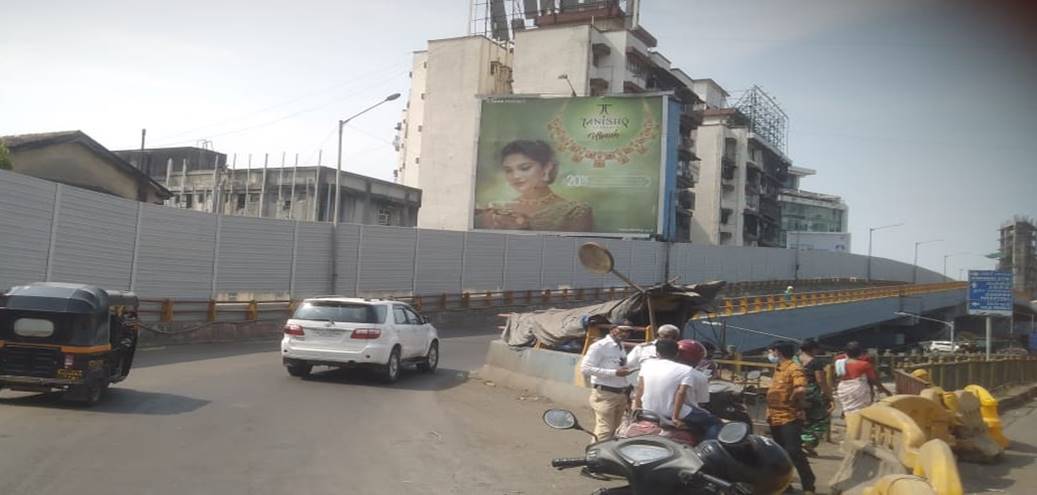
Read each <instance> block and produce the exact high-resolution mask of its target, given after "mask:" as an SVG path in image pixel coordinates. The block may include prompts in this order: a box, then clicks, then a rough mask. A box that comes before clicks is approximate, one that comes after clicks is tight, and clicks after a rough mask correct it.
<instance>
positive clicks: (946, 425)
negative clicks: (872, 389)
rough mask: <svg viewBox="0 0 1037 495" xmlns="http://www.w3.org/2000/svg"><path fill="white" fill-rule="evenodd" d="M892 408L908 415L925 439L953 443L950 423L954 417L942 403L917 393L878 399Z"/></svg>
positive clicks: (880, 402)
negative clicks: (936, 439)
mask: <svg viewBox="0 0 1037 495" xmlns="http://www.w3.org/2000/svg"><path fill="white" fill-rule="evenodd" d="M879 404H884V405H887V406H889V407H892V408H893V409H896V410H898V411H900V412H902V413H904V414H906V415H908V416H909V417H910V418H911V419H912V420H914V422H915V424H916V425H918V427H919V428H920V429H921V430H922V433H924V434H925V437H926V439H928V440H932V439H934V438H938V439H940V440H943V441H944V442H947V443H948V444H953V443H954V436H953V435H951V424H952V423H953V421H954V417H953V416H952V415H951V413H950V412H949V411H947V409H946V408H945V407H944V406H943V404H941V403H939V402H936V401H934V400H931V399H927V398H924V397H921V396H918V395H894V396H892V397H886V398H885V399H882V400H881V401H879Z"/></svg>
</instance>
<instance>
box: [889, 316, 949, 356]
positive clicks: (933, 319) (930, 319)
mask: <svg viewBox="0 0 1037 495" xmlns="http://www.w3.org/2000/svg"><path fill="white" fill-rule="evenodd" d="M893 314H895V315H897V316H907V317H910V318H917V319H919V320H925V321H934V322H936V323H942V324H944V325H945V326H947V328H949V329H950V330H951V352H956V351H957V350H958V348H957V345H956V344H955V338H954V320H951V321H943V320H938V319H936V318H929V317H927V316H922V315H920V314H917V313H908V312H907V311H894V312H893Z"/></svg>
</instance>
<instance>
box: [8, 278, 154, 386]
mask: <svg viewBox="0 0 1037 495" xmlns="http://www.w3.org/2000/svg"><path fill="white" fill-rule="evenodd" d="M137 306H138V302H137V296H135V295H134V294H133V293H130V292H123V291H112V290H105V289H101V288H99V287H94V286H90V285H80V284H65V283H49V282H48V283H42V282H40V283H34V284H30V285H23V286H18V287H13V288H11V289H10V290H9V291H8V292H7V293H5V294H3V295H0V389H4V388H8V389H11V390H18V391H26V392H53V391H61V392H63V393H64V398H65V399H67V400H73V401H79V402H83V403H86V404H87V405H93V404H96V403H97V402H99V401H100V400H101V397H102V395H103V394H104V391H105V389H107V388H108V386H109V385H110V384H112V383H116V382H120V381H122V380H124V379H126V376H127V375H128V374H129V372H130V368H131V367H132V366H133V355H134V352H135V351H136V349H137V328H138V327H137V324H136V310H137Z"/></svg>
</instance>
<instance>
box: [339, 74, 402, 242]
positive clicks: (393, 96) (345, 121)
mask: <svg viewBox="0 0 1037 495" xmlns="http://www.w3.org/2000/svg"><path fill="white" fill-rule="evenodd" d="M399 97H400V94H399V93H393V94H391V95H389V96H386V97H385V99H384V100H382V101H379V102H378V103H375V104H374V105H371V106H369V107H367V108H365V109H363V110H361V111H359V112H357V113H355V114H353V115H351V116H349V117H347V118H345V119H342V120H340V121H338V160H337V163H336V165H335V215H334V216H333V217H332V218H333V219H334V220H332V223H333V224H335V225H338V210H339V196H340V193H341V191H340V189H339V188H340V187H341V185H342V128H343V127H345V126H346V124H348V123H349V121H351V120H353V119H355V118H357V117H359V116H361V115H363V114H365V113H367V112H369V111H371V110H372V109H374V108H375V107H377V106H378V105H381V104H383V103H385V102H389V101H393V100H395V99H397V98H399Z"/></svg>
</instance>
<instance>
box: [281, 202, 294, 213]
mask: <svg viewBox="0 0 1037 495" xmlns="http://www.w3.org/2000/svg"><path fill="white" fill-rule="evenodd" d="M281 209H282V210H284V211H288V210H291V209H292V200H290V199H286V200H284V204H283V205H281Z"/></svg>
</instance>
